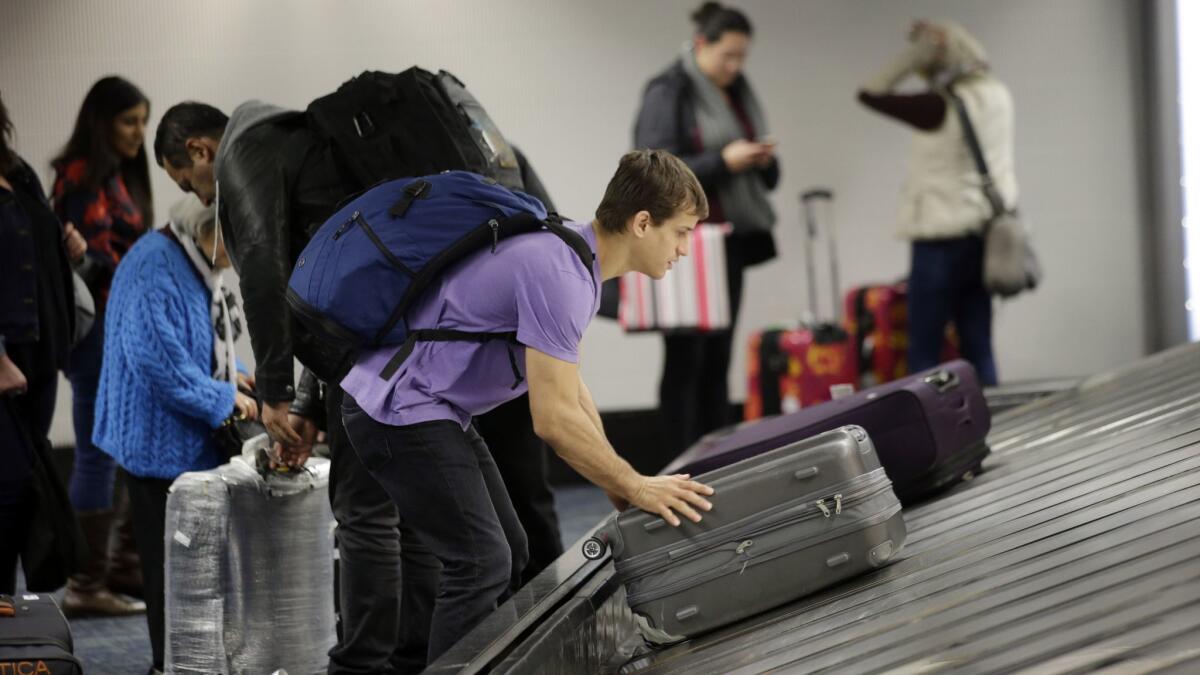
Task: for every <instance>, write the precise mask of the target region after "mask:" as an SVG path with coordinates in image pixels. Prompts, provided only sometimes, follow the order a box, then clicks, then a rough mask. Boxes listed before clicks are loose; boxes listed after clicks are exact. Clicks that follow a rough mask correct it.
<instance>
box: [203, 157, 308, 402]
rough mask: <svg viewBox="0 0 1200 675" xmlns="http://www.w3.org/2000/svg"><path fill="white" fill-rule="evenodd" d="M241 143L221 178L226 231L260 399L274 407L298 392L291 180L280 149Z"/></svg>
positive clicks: (226, 159)
mask: <svg viewBox="0 0 1200 675" xmlns="http://www.w3.org/2000/svg"><path fill="white" fill-rule="evenodd" d="M239 140H240V141H241V142H240V143H239V144H238V145H235V146H233V147H232V148H229V150H228V154H227V155H225V156H223V158H222V160H221V161H222V164H221V170H220V171H219V172H218V176H217V181H218V191H219V192H218V194H219V198H220V201H221V225H222V231H223V232H224V234H225V236H226V239H227V241H226V245H227V248H228V249H229V254H230V257H231V259H232V260H233V262H234V265H235V267H236V268H237V272H238V276H239V277H240V280H241V291H242V303H243V304H242V309H243V312H244V313H245V316H246V326H247V328H248V329H249V331H250V346H251V348H252V349H253V350H254V360H255V362H256V364H257V366H256V368H255V373H254V377H255V380H256V385H257V388H258V392H259V395H260V396H261V397H262V398H263V400H265V401H267V402H269V403H277V402H280V401H290V400H292V399H293V398H294V397H295V394H296V389H295V387H294V386H293V384H292V383H293V377H294V367H295V366H294V359H293V350H292V323H291V317H290V312H289V310H288V306H287V302H286V300H285V299H284V296H285V293H286V292H287V283H288V278H289V277H290V276H291V271H292V261H291V254H290V247H289V241H288V238H289V233H288V230H289V228H288V203H289V199H288V178H287V176H286V174H285V172H284V169H283V167H282V165H281V163H280V161H279V159H278V157H279V149H278V148H267V147H264V146H263V145H262V144H260V143H256V142H254V140H253V139H247V138H244V137H243V138H242V139H239Z"/></svg>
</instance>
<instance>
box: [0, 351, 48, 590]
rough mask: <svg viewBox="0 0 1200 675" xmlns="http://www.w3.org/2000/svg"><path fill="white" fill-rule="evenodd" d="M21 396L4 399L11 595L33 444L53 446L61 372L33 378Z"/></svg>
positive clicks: (6, 577) (3, 484)
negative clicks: (49, 438) (50, 439)
mask: <svg viewBox="0 0 1200 675" xmlns="http://www.w3.org/2000/svg"><path fill="white" fill-rule="evenodd" d="M26 379H28V380H29V389H28V391H26V392H25V393H24V394H22V395H20V396H5V397H2V398H0V593H2V594H5V595H12V593H13V592H14V591H15V590H16V584H17V561H18V559H19V558H20V556H21V549H22V548H24V545H25V537H26V534H27V532H26V530H27V525H28V524H29V515H30V514H29V510H30V508H31V507H32V504H31V503H30V497H31V492H30V479H31V478H32V476H33V474H32V467H33V456H34V455H33V453H34V452H36V449H35V448H34V447H33V443H42V444H44V445H46V446H48V445H49V443H48V442H47V441H46V440H45V439H46V436H47V435H48V434H49V433H50V421H51V419H52V418H53V417H54V397H55V393H56V392H57V390H58V373H50V374H49V375H43V376H41V377H31V375H30V374H29V373H26Z"/></svg>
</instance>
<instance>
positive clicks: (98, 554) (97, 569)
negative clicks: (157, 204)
mask: <svg viewBox="0 0 1200 675" xmlns="http://www.w3.org/2000/svg"><path fill="white" fill-rule="evenodd" d="M149 115H150V102H149V100H148V99H147V98H146V96H145V94H143V93H142V92H141V90H139V89H138V88H137V87H136V86H134V85H133V84H131V83H130V82H128V81H127V80H124V79H122V78H120V77H115V76H109V77H105V78H102V79H100V80H99V81H97V82H96V84H94V85H92V88H91V90H90V91H88V93H87V96H85V97H84V99H83V105H82V106H81V107H80V109H79V117H78V118H77V119H76V121H75V129H74V131H72V132H71V138H70V140H69V141H67V145H66V147H65V148H64V149H63V151H62V153H61V154H59V156H58V158H56V159H55V160H54V162H53V164H54V169H55V171H56V173H57V176H56V178H55V181H54V209H55V211H56V212H57V213H58V216H59V218H60V219H61V220H62V222H64V223H72V224H73V225H74V226H75V227H77V228H78V229H79V231H80V232H81V233H82V234H83V236H84V238H85V239H86V240H87V243H88V251H87V257H86V258H85V260H84V262H83V264H82V265H80V266H79V273H80V275H81V276H82V277H83V278H84V280H85V281H87V284H88V287H89V288H90V289H91V291H92V295H93V296H94V297H95V299H96V322H95V325H94V326H93V327H92V330H91V332H90V333H89V334H88V335H87V336H86V337H85V338H84V339H83V341H82V342H80V344H79V345H78V346H77V347H76V348H75V350H74V351H73V352H72V354H71V365H70V368H69V369H68V371H67V375H68V377H69V378H70V380H71V390H72V393H73V395H74V400H73V408H74V410H73V412H74V418H75V466H74V469H73V471H72V474H71V485H70V496H71V503H72V504H74V505H75V510H76V511H77V512H78V514H79V520H80V524H81V525H82V526H83V531H84V537H85V539H86V541H87V544H88V559H87V560H88V563H87V565H86V567H85V568H84V570H83V571H82V572H81V573H80V574H78V575H76V576H74V577H72V578H71V581H70V582H69V583H68V584H67V592H66V595H65V596H64V597H63V610H64V611H65V612H66V613H67V614H68V615H75V616H78V615H84V614H107V615H114V614H128V613H131V612H136V611H141V610H142V609H144V605H143V604H142V603H135V602H130V601H128V600H126V599H125V598H123V597H122V596H120V595H117V594H115V593H113V592H111V591H110V587H118V588H121V589H122V590H125V589H131V590H134V591H136V589H137V587H138V586H139V585H140V574H139V573H138V566H137V558H136V554H135V553H133V552H132V546H128V548H127V549H126V550H128V551H129V552H128V553H121V554H119V555H114V556H113V563H114V564H113V565H112V569H110V564H109V555H108V540H109V535H110V530H111V529H112V523H113V479H114V473H115V471H116V464H115V463H114V462H113V459H112V458H111V457H109V456H108V455H107V454H105V453H104V452H103V451H102V450H100V449H99V448H97V447H96V445H95V444H94V443H92V425H93V417H94V408H95V403H96V391H97V387H98V386H99V381H100V362H101V359H102V356H103V353H104V346H103V340H104V305H105V301H106V299H107V297H108V288H109V286H110V285H111V283H112V278H113V273H114V272H115V270H116V267H117V264H118V263H120V262H121V258H122V257H123V256H124V255H125V253H126V252H127V251H128V250H129V249H130V247H132V246H133V243H134V242H135V241H137V239H138V237H140V236H141V235H142V234H143V233H144V232H145V231H146V228H147V226H148V225H150V224H151V223H152V222H153V219H154V215H153V211H152V207H151V199H150V163H149V161H148V160H147V158H146V147H145V142H144V141H145V131H146V120H147V118H148V117H149ZM125 538H128V537H125ZM119 548H120V547H119Z"/></svg>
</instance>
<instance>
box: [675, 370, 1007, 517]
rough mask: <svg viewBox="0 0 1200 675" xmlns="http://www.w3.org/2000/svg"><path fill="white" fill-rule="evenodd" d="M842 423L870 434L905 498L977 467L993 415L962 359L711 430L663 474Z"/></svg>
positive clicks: (721, 461) (713, 463)
mask: <svg viewBox="0 0 1200 675" xmlns="http://www.w3.org/2000/svg"><path fill="white" fill-rule="evenodd" d="M847 424H856V425H859V426H862V427H863V428H865V429H866V430H867V433H869V434H870V435H871V440H872V441H873V442H874V443H875V448H876V450H877V452H878V453H879V459H880V461H881V462H882V463H883V466H884V468H886V469H887V472H888V476H889V477H890V478H891V479H892V482H893V483H894V484H895V489H896V493H897V494H898V495H900V498H901V499H902V500H904V501H905V502H913V501H916V500H919V499H921V498H923V497H925V496H928V495H930V494H933V493H935V492H938V491H940V490H942V489H944V488H947V487H949V486H951V485H953V484H955V483H957V482H958V481H959V480H961V479H962V478H964V477H965V476H967V475H969V474H974V473H978V472H979V471H980V470H981V464H982V462H983V459H984V458H985V457H986V456H987V455H988V452H989V450H988V446H987V434H988V430H989V429H991V424H992V418H991V413H989V412H988V407H987V401H986V400H985V399H984V397H983V392H982V390H981V389H980V387H979V380H978V378H976V376H975V369H974V368H972V367H971V364H969V363H967V362H966V361H963V360H957V361H952V362H950V363H946V364H943V365H941V366H938V367H937V368H932V369H930V370H927V371H924V372H922V373H918V374H916V375H910V376H908V377H906V378H904V379H901V380H897V381H895V382H889V383H887V384H883V385H880V386H878V387H873V388H871V389H865V390H863V391H860V392H858V393H856V394H853V395H851V396H848V397H845V398H841V399H837V400H834V401H829V402H828V403H822V404H821V405H818V406H813V407H811V408H806V409H803V410H800V411H799V412H796V413H792V414H790V415H780V416H778V417H773V418H770V419H765V420H761V421H757V422H752V423H747V424H742V425H739V426H736V427H731V428H729V429H725V430H722V431H718V432H714V433H712V434H709V435H708V436H706V437H705V438H702V439H700V441H698V442H697V443H696V444H695V445H693V446H692V447H691V448H689V449H688V450H687V451H686V452H684V453H683V454H682V455H680V456H679V457H678V458H677V459H676V460H675V461H674V462H672V463H671V464H670V465H669V466H668V467H667V468H666V469H664V470H663V472H664V473H691V474H693V475H696V474H701V473H704V472H706V471H712V470H713V469H717V468H719V467H723V466H726V465H728V464H732V463H734V462H738V461H741V460H744V459H746V458H747V457H754V456H756V455H760V454H762V453H764V452H768V451H771V450H774V449H775V448H778V447H779V446H781V445H785V444H787V443H791V442H794V441H797V440H800V439H802V438H807V437H809V436H813V435H816V434H819V433H821V432H824V431H828V430H830V429H836V428H838V427H840V426H843V425H847Z"/></svg>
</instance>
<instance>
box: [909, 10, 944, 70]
mask: <svg viewBox="0 0 1200 675" xmlns="http://www.w3.org/2000/svg"><path fill="white" fill-rule="evenodd" d="M908 40H909V42H911V43H912V46H911V47H910V48H909V50H908V52H907V58H908V59H909V61H910V64H911V66H912V68H913V69H914V70H922V69H925V68H929V67H930V66H933V65H935V64H939V63H941V62H942V61H943V60H944V59H945V56H946V42H947V37H946V31H944V30H942V29H941V28H939V27H938V26H937V25H935V24H932V23H929V22H927V21H920V20H918V21H914V22H913V25H912V28H910V29H909V31H908Z"/></svg>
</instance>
